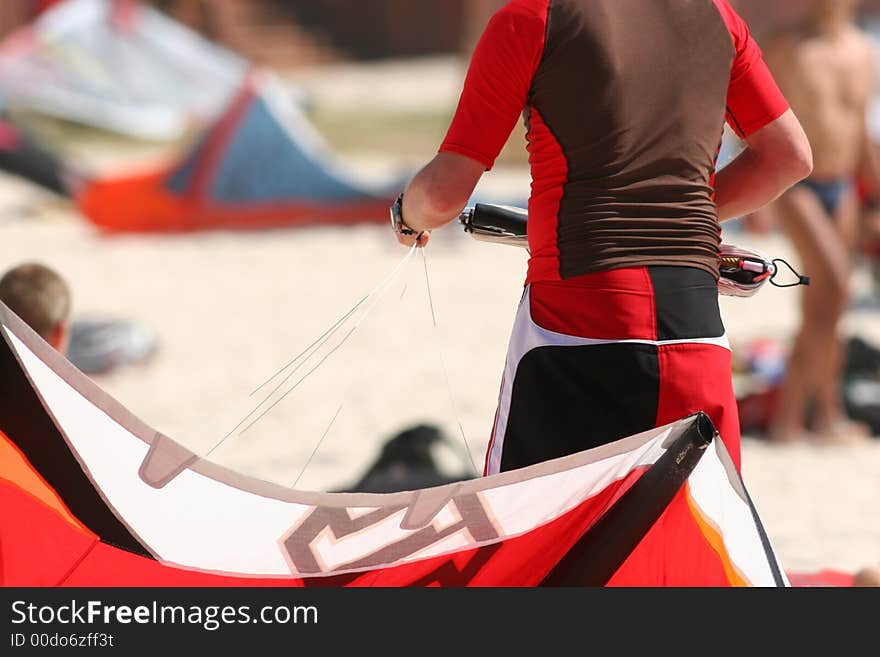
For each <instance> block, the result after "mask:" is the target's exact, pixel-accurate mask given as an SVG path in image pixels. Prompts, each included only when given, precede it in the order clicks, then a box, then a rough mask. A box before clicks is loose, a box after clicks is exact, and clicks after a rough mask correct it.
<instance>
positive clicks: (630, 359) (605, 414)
mask: <svg viewBox="0 0 880 657" xmlns="http://www.w3.org/2000/svg"><path fill="white" fill-rule="evenodd" d="M698 411H704V412H705V413H706V414H707V415H708V416H709V417H710V418H711V419H712V422H713V423H714V424H715V428H716V429H717V430H718V432H719V434H720V436H721V439H722V440H723V441H724V444H725V446H726V448H727V451H728V452H729V453H730V456H731V458H732V459H733V461H734V463H735V464H736V467H737V469H739V467H740V429H739V417H738V413H737V406H736V397H735V395H734V391H733V382H732V377H731V351H730V345H729V343H728V340H727V337H726V334H725V329H724V324H723V322H722V320H721V314H720V310H719V307H718V288H717V282H716V280H715V278H714V277H713V276H712V275H711V274H710V273H708V272H706V271H704V270H702V269H697V268H694V267H675V266H656V267H655V266H650V267H632V268H625V269H615V270H608V271H601V272H596V273H591V274H587V275H584V276H579V277H577V278H572V279H567V280H563V281H539V282H533V283H530V284H528V285H526V287H525V290H524V292H523V296H522V299H521V301H520V305H519V309H518V311H517V314H516V319H515V321H514V326H513V331H512V334H511V337H510V345H509V348H508V352H507V361H506V364H505V369H504V375H503V379H502V383H501V393H500V396H499V402H498V408H497V411H496V414H495V422H494V426H493V429H492V437H491V441H490V443H489V448H488V451H487V454H486V465H485V470H484V474H487V475H488V474H495V473H498V472H502V471H507V470H513V469H516V468H521V467H525V466H528V465H532V464H535V463H539V462H542V461H547V460H550V459H554V458H558V457H562V456H567V455H569V454H573V453H576V452H579V451H582V450H586V449H590V448H593V447H598V446H600V445H604V444H606V443H609V442H612V441H615V440H618V439H620V438H624V437H626V436H630V435H633V434H636V433H640V432H642V431H646V430H648V429H651V428H654V427H657V426H662V425H665V424H668V423H670V422H673V421H675V420H679V419H681V418H683V417H686V416H688V415H691V414H693V413H696V412H698Z"/></svg>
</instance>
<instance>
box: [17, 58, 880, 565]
mask: <svg viewBox="0 0 880 657" xmlns="http://www.w3.org/2000/svg"><path fill="white" fill-rule="evenodd" d="M431 65H432V66H436V65H437V63H436V62H431ZM444 70H446V75H445V77H444V76H441V77H440V79H441V80H442V81H443V84H446V85H458V84H460V78H458V76H457V74H456V73H455V72H456V71H458V70H459V69H458V68H456V67H455V65H453V64H450V68H448V69H444ZM345 71H346V72H345V76H344V78H343V79H344V81H345V82H346V84H355V83H356V80H357V73H356V71H352V70H351V67H348V68H346V69H345ZM450 71H451V72H450ZM368 73H369V74H368V75H365V78H364V79H366V80H367V81H370V80H373V81H374V80H376V79H377V74H376V71H375V68H372V69H369V70H368ZM331 74H332V72H330V73H326V74H322V75H312V76H311V78H310V77H309V76H308V75H302V76H300V80H299V81H300V82H301V83H303V84H304V85H305V86H306V87H307V90H310V91H311V92H312V93H313V94H314V100H315V102H317V103H318V104H319V105H320V103H321V102H322V98H324V101H323V102H326V103H330V102H333V101H334V96H333V90H332V86H333V85H332V84H330V82H328V80H331V79H332V78H330V77H329V76H330V75H331ZM396 74H398V75H400V76H401V77H405V78H406V79H408V80H417V79H418V70H412V69H411V68H410V69H407V68H406V67H400V70H399V71H398V72H397V73H396ZM309 79H312V80H313V83H312V85H313V86H312V87H309V86H308V82H309ZM385 79H386V80H387V76H386V77H385ZM414 84H415V83H414ZM392 86H395V85H392ZM337 93H338V94H340V95H342V94H349V95H350V97H352V98H358V96H357V94H356V93H355V92H354V91H352V90H351V88H350V87H349V86H345V85H344V84H342V82H340V84H339V85H338V86H337ZM322 94H323V95H322ZM325 96H326V97H325ZM409 97H410V98H413V97H418V91H417V90H416V91H414V92H413V93H411V94H410V95H409ZM438 97H439V98H440V99H441V100H442V99H445V102H454V99H455V97H456V94H455V93H454V92H449V91H448V89H447V90H446V91H445V92H443V93H439V92H436V93H435V94H434V95H433V96H432V97H431V98H430V99H429V100H428V101H426V102H431V103H434V102H437V98H438ZM449 99H451V101H450V100H449ZM343 100H345V99H344V98H340V97H337V98H336V99H335V102H339V103H342V102H343ZM430 155H431V153H430V152H426V153H425V158H427V157H430ZM126 157H127V158H129V159H131V156H130V154H126ZM97 159H99V158H95V160H96V161H97ZM111 159H112V158H111ZM350 159H351V161H352V162H353V163H354V164H356V165H358V166H362V167H364V166H368V167H375V168H376V169H377V170H378V169H383V168H384V169H394V168H395V167H399V166H403V165H409V164H411V163H412V161H411V160H412V158H411V157H410V159H406V160H404V159H402V158H397V159H395V158H394V157H393V154H392V155H389V154H381V153H377V154H375V155H373V156H371V155H369V154H364V153H359V154H351V158H350ZM528 181H529V178H528V172H527V170H525V169H523V168H521V167H512V166H511V167H502V168H501V169H500V170H499V171H497V172H493V173H491V174H489V175H488V176H487V179H486V180H485V181H484V182H483V183H481V184H482V185H483V187H482V189H483V191H485V192H486V193H487V194H491V193H493V192H495V191H498V192H502V191H519V192H520V193H523V194H525V193H526V192H525V190H527V185H528ZM725 240H726V241H732V242H735V243H737V244H740V245H741V246H746V247H752V248H759V249H761V250H763V251H765V252H767V253H772V254H773V255H774V256H781V257H786V258H790V260H791V262H792V263H793V264H796V263H797V257H796V255H795V254H794V253H793V250H792V248H791V246H790V245H789V244H788V243H787V241H786V240H784V239H783V238H781V237H780V236H777V235H769V236H755V235H751V234H747V233H744V232H741V231H738V230H734V229H733V228H731V229H730V230H729V231H728V230H726V231H725ZM406 255H407V252H406V250H405V249H403V248H402V247H399V246H398V245H397V244H396V243H395V242H394V241H393V239H392V236H391V234H390V231H389V230H388V229H387V227H386V226H385V225H381V226H379V225H362V226H355V227H309V228H297V229H290V230H276V231H266V232H258V233H246V232H239V233H228V232H216V233H203V234H189V235H173V236H105V235H100V234H98V233H97V232H96V231H95V230H94V229H93V228H92V227H91V226H90V225H89V224H88V223H87V222H86V221H84V220H83V219H82V218H81V217H80V216H79V215H78V214H77V212H76V210H75V209H74V208H73V207H72V206H69V205H67V204H65V203H62V202H59V201H57V200H54V199H52V198H50V197H49V196H48V195H44V194H43V193H42V192H40V191H38V190H36V189H35V188H34V187H32V186H30V185H28V184H27V183H23V182H20V181H18V180H14V179H12V178H8V177H5V176H4V177H2V178H0V270H5V269H7V268H8V267H10V266H12V265H14V264H17V263H19V262H22V261H26V260H38V261H42V262H45V263H47V264H49V265H51V266H52V267H54V268H56V269H57V270H58V271H59V272H61V273H62V274H63V275H64V276H65V277H66V278H67V279H68V280H69V281H70V284H71V286H72V289H73V291H74V315H75V316H76V317H88V316H98V317H108V316H110V317H124V318H128V319H133V320H136V321H138V322H141V323H143V324H145V325H147V326H150V327H152V328H153V329H154V330H155V331H156V332H157V334H158V336H159V340H160V348H159V351H158V353H157V354H156V356H155V358H154V359H153V360H152V361H151V362H150V363H148V364H145V365H143V366H137V367H128V368H125V369H120V370H118V371H116V372H114V373H112V374H109V375H104V376H98V377H95V380H96V382H97V383H98V384H99V385H101V386H102V387H103V388H104V389H106V390H107V391H108V392H109V393H110V394H112V395H113V396H114V397H116V398H117V399H118V400H120V401H121V402H122V403H123V404H125V405H126V406H128V407H129V408H130V409H131V410H132V411H133V412H134V413H135V414H137V415H138V416H140V417H141V418H142V419H143V420H144V421H146V422H147V423H148V424H150V425H152V426H154V427H155V428H156V429H157V430H159V431H162V432H163V433H166V434H167V435H169V436H171V437H173V438H174V439H176V440H178V441H180V442H182V443H184V444H186V445H187V446H189V447H190V448H192V449H194V450H195V451H198V452H200V453H206V452H208V451H209V450H211V449H212V448H215V447H216V446H217V445H218V443H220V441H221V440H222V439H223V438H224V437H225V436H227V434H229V432H230V431H231V430H232V429H233V428H234V427H236V425H237V424H238V423H239V422H240V421H241V420H242V419H243V418H244V417H245V416H246V415H247V414H248V413H249V412H250V411H251V410H253V409H254V407H256V405H257V402H259V401H260V400H261V399H262V397H260V395H259V394H256V395H251V393H252V391H253V390H254V389H255V388H257V387H258V386H259V385H260V384H261V383H263V382H264V381H265V380H266V379H268V378H269V377H270V376H272V375H273V373H275V372H276V371H277V370H278V369H279V368H280V367H281V366H283V365H284V364H285V363H287V362H288V361H289V360H290V358H291V357H293V356H295V355H296V354H298V353H299V352H300V351H301V350H302V349H303V348H305V347H306V346H308V345H309V344H310V343H311V342H312V341H313V340H314V339H315V338H316V337H318V336H320V335H321V334H322V333H323V332H324V331H325V329H327V328H328V327H330V326H331V325H332V324H333V323H334V322H335V321H336V320H337V319H338V318H339V317H340V316H342V315H343V314H344V313H345V312H346V311H348V310H349V309H350V308H352V307H353V306H354V305H355V304H356V303H357V302H358V301H359V300H360V299H361V298H363V297H364V295H367V294H368V293H370V292H371V290H373V289H374V287H375V286H376V285H377V284H378V283H379V282H380V281H381V280H382V279H383V278H384V277H385V276H386V275H387V274H388V273H389V272H391V271H393V270H394V268H395V267H396V266H397V265H398V264H399V263H400V262H401V261H402V259H403V258H404V257H405V256H406ZM525 263H526V253H525V252H524V251H520V250H517V249H512V248H505V247H501V246H497V245H490V244H485V243H480V242H476V241H474V240H472V239H470V238H469V237H467V236H465V235H464V234H462V233H461V232H460V231H459V230H458V229H457V228H456V227H449V228H447V229H445V230H443V231H440V232H439V233H437V234H436V235H435V239H434V240H433V241H432V244H431V246H430V247H429V248H428V249H427V250H426V253H425V258H424V259H423V258H422V257H421V254H416V256H415V257H413V258H411V259H410V260H409V262H408V263H407V264H406V265H404V267H403V268H402V271H401V272H400V275H399V276H398V277H396V278H395V279H394V280H393V282H391V283H390V284H389V285H388V287H387V289H385V290H384V294H381V295H374V296H372V297H370V301H372V300H373V299H376V303H375V305H373V306H372V309H371V311H370V313H369V314H368V315H367V316H366V317H365V318H363V321H362V322H361V323H360V324H359V325H357V328H356V330H355V331H354V332H353V333H352V334H351V336H350V338H349V339H348V341H346V342H345V343H344V344H343V345H342V346H341V347H340V348H339V349H338V350H337V351H335V352H334V353H332V354H330V355H329V356H328V357H327V359H326V361H324V362H323V363H322V364H321V366H320V367H318V368H317V369H315V371H314V373H313V374H312V375H310V376H309V377H308V378H307V379H306V380H305V381H304V382H303V384H302V385H300V386H299V387H297V388H296V389H295V390H294V391H292V392H291V394H290V395H288V396H287V397H286V398H284V399H283V400H282V401H280V402H279V403H278V404H277V405H276V406H275V407H274V408H272V409H271V411H270V412H268V413H267V414H266V415H265V416H264V417H262V418H261V419H260V420H259V421H258V422H256V423H255V424H254V425H253V426H251V427H250V428H249V429H248V430H247V431H244V432H243V433H239V432H238V431H236V432H234V433H233V434H232V435H230V436H229V437H228V438H227V439H226V440H225V441H223V442H222V444H220V446H219V447H216V448H215V449H214V451H212V452H211V458H212V459H214V460H216V461H217V462H220V463H222V464H224V465H227V466H229V467H232V468H235V469H237V470H240V471H242V472H244V473H246V474H249V475H252V476H254V477H259V478H262V479H266V480H270V481H273V482H278V483H282V484H285V485H294V484H295V485H296V487H297V488H300V489H310V490H330V489H334V488H337V487H340V486H344V485H346V484H347V483H349V482H350V481H352V480H353V479H354V478H356V477H357V476H358V474H359V473H360V472H361V471H362V470H363V469H364V468H365V467H366V466H367V465H368V464H369V463H370V461H371V460H372V459H373V458H374V456H375V455H376V453H377V450H378V449H379V447H380V446H381V444H382V442H383V441H384V440H385V439H386V438H387V437H389V436H390V435H391V434H394V433H396V432H397V431H399V430H401V429H402V428H405V427H406V426H408V425H411V424H414V423H419V422H429V423H435V424H438V425H440V426H442V428H443V429H444V431H445V432H446V433H447V435H448V436H449V438H450V440H452V441H456V442H457V443H459V444H461V443H462V442H463V440H464V439H463V438H462V433H463V434H464V437H465V439H466V441H467V444H468V446H469V448H470V452H471V456H472V459H473V461H474V462H475V463H476V465H477V467H478V468H481V467H482V459H483V454H484V449H485V447H486V444H487V441H488V437H489V433H490V430H491V425H492V418H493V414H494V410H495V403H496V398H497V391H498V386H499V383H500V377H501V371H502V368H503V364H504V356H505V352H506V348H507V338H508V336H509V334H510V327H511V322H512V320H513V316H514V312H515V310H516V306H517V302H518V300H519V297H520V294H521V292H522V280H523V277H524V273H525ZM426 268H427V271H428V280H429V281H430V301H431V302H432V303H433V310H434V317H435V318H436V320H437V324H438V327H437V329H435V328H434V327H433V321H432V311H431V303H429V295H428V290H427V287H426V274H425V272H426ZM807 273H809V272H807ZM856 286H857V289H858V290H859V291H860V293H865V294H866V293H867V292H868V281H867V279H866V276H865V274H864V272H859V273H858V275H857V277H856ZM798 298H799V293H798V292H797V291H796V290H794V291H793V290H780V289H775V288H770V287H769V286H768V287H767V289H764V290H762V291H761V292H760V293H759V294H758V295H757V296H755V297H754V298H751V299H731V298H724V299H723V300H722V311H723V316H724V320H725V323H726V326H727V329H728V334H729V337H730V339H731V341H732V342H733V344H734V346H736V345H737V344H745V343H746V342H748V340H750V339H751V338H754V337H759V336H771V337H777V338H780V339H787V338H788V337H789V336H790V335H791V334H792V332H793V331H795V330H796V328H797V325H798V317H799V315H798ZM348 326H352V325H348ZM845 329H846V331H847V332H848V333H854V334H858V335H860V336H862V337H864V338H866V339H868V340H869V341H873V342H874V343H875V344H880V314H878V312H877V311H873V312H871V311H865V310H853V311H852V312H850V313H849V314H848V316H847V319H846V326H845ZM294 380H295V379H291V380H290V382H289V383H292V382H293V381H294ZM276 381H277V380H276ZM447 381H448V384H447ZM270 389H271V387H267V388H263V389H262V390H261V391H260V392H262V393H266V392H268V391H269V390H270ZM282 390H283V388H282ZM334 417H335V421H333V422H332V426H330V425H331V420H333V418H334ZM459 423H460V427H459ZM243 426H246V424H245V425H243ZM328 427H329V430H328ZM240 428H241V427H240ZM325 432H326V435H324V434H325ZM322 436H323V440H322ZM319 442H320V448H319V449H317V451H315V448H316V445H318V443H319ZM313 452H314V456H312V454H313ZM743 452H744V455H743V462H744V478H745V481H746V485H747V487H748V489H749V492H750V494H751V496H752V498H753V500H754V502H755V505H756V506H757V508H758V511H759V513H760V515H761V518H762V520H763V522H764V524H765V527H766V529H767V532H768V534H769V536H770V539H771V541H772V542H773V544H774V546H775V547H776V549H777V552H778V554H779V557H780V559H781V561H782V564H783V566H784V567H785V568H786V569H788V570H798V571H801V570H816V569H821V568H826V567H831V568H840V569H845V570H852V569H856V568H859V567H861V566H863V565H867V564H876V563H880V476H878V475H880V440H876V439H875V440H872V441H870V442H868V443H865V444H861V445H853V446H821V447H820V446H812V445H802V444H799V445H791V446H777V445H770V444H767V443H766V442H763V441H761V440H758V439H755V438H753V437H748V436H747V437H746V438H745V439H744V444H743ZM310 458H311V462H310V463H309V466H308V468H306V469H305V472H302V470H303V467H304V465H305V464H306V462H307V461H309V459H310ZM448 467H450V468H456V467H461V463H460V462H458V463H455V462H450V463H449V464H448Z"/></svg>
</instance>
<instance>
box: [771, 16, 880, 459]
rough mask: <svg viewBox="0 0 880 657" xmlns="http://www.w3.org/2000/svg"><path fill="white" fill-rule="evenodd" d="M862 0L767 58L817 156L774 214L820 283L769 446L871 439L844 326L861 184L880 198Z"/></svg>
mask: <svg viewBox="0 0 880 657" xmlns="http://www.w3.org/2000/svg"><path fill="white" fill-rule="evenodd" d="M858 4H859V3H858V1H857V0H812V2H811V3H810V6H809V7H808V8H807V12H806V20H805V21H804V22H803V23H802V24H800V25H797V26H795V27H792V28H789V29H786V30H781V31H779V32H777V33H776V34H774V35H772V36H771V37H770V38H769V39H768V41H767V42H766V43H765V44H764V45H765V56H766V59H767V64H768V66H769V67H770V70H771V71H772V72H773V75H774V77H775V78H776V80H777V81H778V83H779V85H780V88H781V89H782V91H783V93H784V94H785V96H786V98H787V99H788V100H789V102H790V103H791V106H792V108H793V109H794V110H795V112H796V113H797V115H798V117H799V118H800V120H801V122H802V124H803V126H804V130H805V131H806V133H807V136H808V137H809V139H810V144H811V146H812V149H813V157H814V169H813V173H812V175H811V176H810V177H809V178H807V179H806V180H803V181H802V182H800V183H799V184H798V185H796V186H794V187H793V188H792V189H790V190H789V191H788V192H787V193H785V194H784V195H783V196H782V197H781V198H780V199H779V200H778V201H777V202H776V203H775V204H774V206H773V211H774V214H775V216H776V217H777V220H778V221H779V224H780V226H781V227H782V229H783V231H784V232H785V233H786V234H787V235H788V237H789V238H790V239H791V241H792V243H793V245H794V246H795V248H796V249H797V251H798V253H799V255H800V258H801V261H802V266H803V268H804V270H806V271H808V272H809V273H810V275H811V278H812V284H811V285H810V286H809V287H807V288H805V289H804V290H803V292H802V294H803V297H802V316H801V326H800V330H799V332H798V334H797V337H796V339H795V342H794V345H793V348H792V350H791V354H790V357H789V360H788V365H787V372H786V376H785V380H784V382H783V384H782V389H781V391H780V395H779V402H778V406H777V409H776V411H775V415H774V418H773V420H772V422H771V426H770V430H769V437H770V438H771V439H772V440H777V441H794V440H801V439H808V440H818V441H824V442H837V441H847V440H852V439H857V438H859V437H861V436H864V435H865V434H867V429H866V428H865V427H863V426H862V425H860V424H858V423H855V422H852V421H850V420H849V419H848V418H847V416H846V413H845V410H844V406H843V400H842V392H841V377H842V367H843V345H842V343H841V339H840V336H839V335H838V326H839V323H840V320H841V318H842V317H843V315H844V313H845V312H846V310H847V308H848V305H849V301H850V297H849V292H850V285H849V279H850V273H851V270H852V263H853V255H854V248H855V245H856V240H857V238H858V233H859V201H858V198H857V194H856V191H857V190H856V180H857V177H858V178H860V179H861V180H862V181H864V183H865V186H866V187H867V191H868V194H869V196H870V197H872V198H880V194H878V190H880V177H878V167H877V159H876V155H875V151H874V149H873V147H872V145H871V141H870V138H869V135H868V129H867V108H868V102H869V99H870V97H871V95H872V93H873V87H874V50H873V48H872V46H871V44H870V42H869V40H868V38H867V37H866V36H865V35H864V34H863V33H862V32H860V30H859V29H858V28H857V26H856V23H855V20H856V13H857V8H858Z"/></svg>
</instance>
